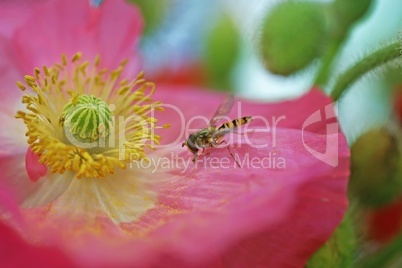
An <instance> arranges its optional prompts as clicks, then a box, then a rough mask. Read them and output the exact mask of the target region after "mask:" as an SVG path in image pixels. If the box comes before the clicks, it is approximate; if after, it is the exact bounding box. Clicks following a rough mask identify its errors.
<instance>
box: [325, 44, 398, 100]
mask: <svg viewBox="0 0 402 268" xmlns="http://www.w3.org/2000/svg"><path fill="white" fill-rule="evenodd" d="M398 57H401V44H400V42H399V41H398V42H395V43H393V44H390V45H388V46H386V47H383V48H380V49H379V50H377V51H375V52H373V53H371V54H370V55H367V56H366V57H364V58H363V59H361V60H360V61H358V62H357V63H355V64H354V65H353V66H352V67H350V68H349V69H348V70H346V71H345V72H344V73H342V74H341V75H340V76H339V77H338V79H337V81H336V83H335V85H334V88H333V90H332V91H331V96H332V99H333V100H334V101H337V100H338V99H339V98H340V97H341V96H342V94H343V93H344V92H345V91H346V89H347V88H348V87H349V86H351V85H352V84H353V83H354V82H356V81H357V80H358V79H359V78H360V77H362V76H363V75H364V74H366V73H367V72H369V71H372V70H373V69H375V68H376V67H378V66H381V65H383V64H385V63H387V62H389V61H391V60H394V59H397V58H398Z"/></svg>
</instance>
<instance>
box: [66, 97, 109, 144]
mask: <svg viewBox="0 0 402 268" xmlns="http://www.w3.org/2000/svg"><path fill="white" fill-rule="evenodd" d="M111 120H112V112H111V111H110V109H109V107H108V106H107V104H106V103H105V102H104V101H103V100H101V99H99V98H96V97H94V96H87V95H80V96H75V97H73V98H72V99H71V100H70V101H69V102H68V103H67V104H66V106H65V107H64V112H63V115H62V116H61V124H62V126H63V127H64V128H65V129H66V130H67V131H68V132H69V134H71V135H72V136H73V137H74V138H75V139H76V140H77V141H79V142H84V143H92V142H96V141H99V139H105V138H106V137H107V136H108V135H109V133H110V127H111Z"/></svg>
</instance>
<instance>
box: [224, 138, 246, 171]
mask: <svg viewBox="0 0 402 268" xmlns="http://www.w3.org/2000/svg"><path fill="white" fill-rule="evenodd" d="M222 143H226V144H227V142H226V141H225V140H222V141H221V142H220V143H219V144H222ZM226 148H228V151H229V154H230V156H231V157H232V158H233V160H234V161H235V162H236V164H237V166H238V167H239V168H241V166H240V164H239V162H237V160H236V158H235V157H234V155H233V153H232V151H231V150H230V146H229V145H227V146H226Z"/></svg>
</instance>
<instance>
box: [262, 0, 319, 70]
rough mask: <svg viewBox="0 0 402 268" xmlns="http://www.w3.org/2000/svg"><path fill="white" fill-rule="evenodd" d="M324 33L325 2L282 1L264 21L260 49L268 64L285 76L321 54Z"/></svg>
mask: <svg viewBox="0 0 402 268" xmlns="http://www.w3.org/2000/svg"><path fill="white" fill-rule="evenodd" d="M325 35H326V20H325V16H324V13H323V6H322V5H320V4H317V3H302V2H294V1H287V2H282V3H281V4H279V5H277V6H276V7H274V8H273V9H272V10H270V12H269V13H268V14H267V15H266V17H265V18H264V21H263V25H262V36H261V44H260V53H261V55H262V57H263V61H264V64H265V66H266V68H267V69H268V70H269V71H270V72H272V73H275V74H280V75H285V76H286V75H290V74H292V73H294V72H297V71H299V70H300V69H302V68H304V67H306V66H307V65H309V64H310V63H311V62H312V61H313V60H314V59H315V58H317V56H319V54H320V52H321V48H322V44H323V41H324V40H325Z"/></svg>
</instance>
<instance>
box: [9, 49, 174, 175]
mask: <svg viewBox="0 0 402 268" xmlns="http://www.w3.org/2000/svg"><path fill="white" fill-rule="evenodd" d="M99 62H100V57H99V56H98V57H96V58H95V60H94V62H93V64H90V63H89V62H87V61H83V60H82V55H81V53H77V54H75V55H74V56H73V57H72V59H71V61H70V62H68V61H67V58H66V56H65V55H62V61H61V64H55V65H54V66H53V67H51V68H49V67H46V66H44V67H43V68H42V69H43V72H41V70H40V69H38V68H35V70H34V71H35V77H33V76H29V75H26V76H25V77H24V81H25V84H26V85H27V86H28V87H29V88H30V89H31V90H32V93H31V94H27V95H25V96H23V98H22V103H24V104H26V108H27V111H18V112H17V114H16V118H21V119H22V120H23V121H24V123H25V124H26V126H27V129H28V131H27V133H26V136H27V141H28V144H29V146H30V147H31V149H32V151H33V152H34V153H36V154H38V155H39V156H40V162H41V163H44V164H46V165H47V166H49V168H50V170H51V172H53V173H55V172H59V173H64V172H65V171H72V172H75V173H76V177H77V178H82V177H86V178H101V177H105V176H106V175H107V174H113V173H114V169H115V168H116V167H119V168H125V167H126V163H128V162H129V161H132V160H140V159H146V154H145V150H146V149H145V148H147V147H149V148H154V146H153V145H154V144H159V141H160V136H158V135H156V134H155V133H154V130H155V129H156V128H166V127H169V126H168V124H167V125H164V126H161V127H156V126H155V123H156V121H157V120H156V119H155V118H154V117H152V116H150V114H151V113H152V112H153V111H154V110H161V109H162V107H161V106H162V104H161V103H160V102H152V99H151V96H152V94H153V93H154V90H155V85H154V84H153V83H151V82H147V81H145V79H144V78H143V77H144V73H143V72H141V73H140V74H138V76H137V77H136V78H135V79H133V80H128V79H124V80H123V79H121V77H120V76H121V73H122V71H123V69H124V66H125V65H126V64H127V61H123V62H122V63H121V64H120V66H119V67H118V68H116V69H115V70H112V71H108V70H107V69H102V70H99V67H98V66H99ZM17 86H18V87H19V88H20V89H21V90H22V91H24V90H26V88H27V86H25V85H24V84H23V83H21V82H17ZM83 100H85V101H88V100H91V101H92V103H91V105H93V104H94V103H95V104H96V105H101V106H102V107H103V108H104V109H106V110H105V111H107V115H108V116H112V115H113V120H109V119H108V120H107V121H101V120H98V121H97V118H98V117H97V116H99V114H97V113H96V109H95V110H94V109H92V108H91V109H89V110H85V112H83V113H81V114H79V113H76V114H74V115H75V117H74V116H72V114H73V113H71V116H70V117H69V115H70V114H69V113H70V112H71V111H73V110H79V109H81V108H82V107H81V106H80V105H81V104H82V103H83ZM95 104H94V105H95ZM91 107H93V106H91ZM112 107H113V109H112ZM103 108H102V109H103ZM109 109H110V110H109ZM75 134H77V135H79V136H80V137H81V138H82V139H78V140H77V139H76V136H74V135H75ZM72 137H73V138H72Z"/></svg>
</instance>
